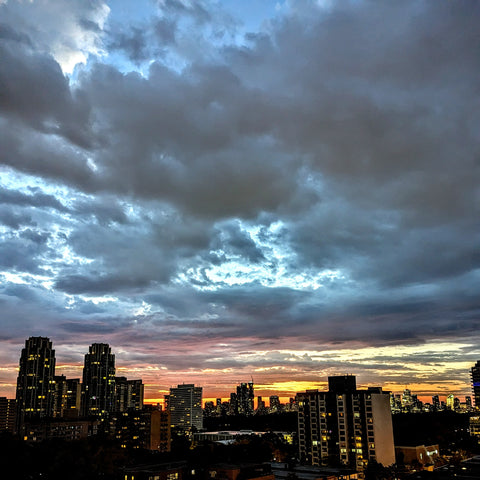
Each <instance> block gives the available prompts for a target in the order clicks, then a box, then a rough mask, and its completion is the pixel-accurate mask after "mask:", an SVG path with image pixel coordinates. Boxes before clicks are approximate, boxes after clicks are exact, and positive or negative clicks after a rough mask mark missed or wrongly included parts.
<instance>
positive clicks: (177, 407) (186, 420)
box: [168, 384, 203, 431]
mask: <svg viewBox="0 0 480 480" xmlns="http://www.w3.org/2000/svg"><path fill="white" fill-rule="evenodd" d="M168 408H169V410H170V414H171V422H172V427H177V428H180V429H181V430H186V431H187V430H192V428H193V427H195V428H196V429H200V428H202V427H203V412H202V387H196V386H195V385H193V384H183V385H178V386H177V388H171V389H170V395H169V398H168Z"/></svg>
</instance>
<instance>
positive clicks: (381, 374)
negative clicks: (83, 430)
mask: <svg viewBox="0 0 480 480" xmlns="http://www.w3.org/2000/svg"><path fill="white" fill-rule="evenodd" d="M479 23H480V3H478V2H469V1H463V0H460V1H458V2H438V1H436V0H420V1H417V0H407V1H404V2H400V3H397V2H383V1H376V0H358V1H345V2H331V1H323V0H279V1H277V0H248V1H245V2H235V1H234V0H221V1H220V0H195V1H193V0H171V1H170V0H169V1H164V0H139V1H138V2H134V3H132V2H130V1H127V0H118V1H115V2H113V1H102V0H98V1H95V2H83V1H82V0H73V1H71V2H65V1H64V0H44V1H41V2H40V1H37V0H33V1H30V2H22V1H19V0H6V1H3V2H0V57H1V58H2V61H1V62H0V151H1V152H2V155H1V156H0V180H1V181H0V315H1V325H2V329H1V334H0V396H7V397H12V396H13V395H14V391H15V383H16V377H17V369H18V358H19V352H20V349H21V345H22V344H23V342H24V339H25V338H28V337H29V336H45V337H49V338H51V339H52V341H53V343H54V348H55V349H56V351H57V369H58V373H60V374H65V375H66V376H67V377H70V378H81V368H82V362H83V356H84V355H85V353H86V351H87V350H88V346H89V345H90V344H92V343H108V344H109V345H110V346H111V347H112V350H114V352H115V356H116V363H117V365H118V366H119V368H118V372H117V375H120V376H126V377H128V378H140V377H141V378H143V379H144V383H145V397H146V398H147V399H156V398H159V397H160V398H163V394H164V393H166V392H167V391H168V389H169V388H170V387H171V386H173V385H176V384H178V380H179V379H181V381H184V382H186V383H193V384H195V385H202V386H203V388H204V392H205V393H207V395H208V396H209V397H210V395H211V397H212V398H215V397H217V396H222V397H226V396H227V395H226V394H227V393H228V392H229V391H230V388H231V386H232V385H237V384H238V383H239V382H248V381H250V379H251V378H253V379H254V381H255V384H256V385H257V387H256V388H258V390H259V392H264V393H263V395H265V396H269V395H273V394H278V395H280V396H282V397H288V396H291V393H292V392H298V391H305V390H306V389H309V388H316V387H317V386H318V387H323V386H325V383H326V378H327V377H328V376H330V375H335V374H345V373H352V374H355V375H356V376H357V378H358V381H359V384H360V385H362V386H369V385H371V386H375V385H382V386H384V387H385V388H386V389H388V390H391V391H394V392H399V393H400V392H401V391H402V390H403V389H404V388H405V386H408V387H409V388H410V389H411V390H412V391H415V392H417V393H418V394H419V395H421V396H430V395H431V394H442V392H444V394H445V395H448V394H450V393H453V394H455V395H458V396H464V395H469V394H471V388H470V379H469V370H470V368H471V366H472V365H474V364H475V363H476V362H477V361H478V359H479V358H480V328H479V326H480V316H479V315H480V313H479V312H480V298H479V295H478V285H480V229H479V218H480V211H479V206H480V202H479V199H480V163H479V161H478V152H479V151H480V149H479V147H480V132H479V129H478V125H479V124H480V116H479V115H480V114H479V112H480V105H479V97H478V91H479V88H480V84H479V78H478V72H479V71H480V55H479V51H478V38H477V37H478V24H479ZM210 392H211V393H210ZM158 394H159V395H158ZM157 395H158V397H157Z"/></svg>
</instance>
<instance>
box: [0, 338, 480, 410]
mask: <svg viewBox="0 0 480 480" xmlns="http://www.w3.org/2000/svg"><path fill="white" fill-rule="evenodd" d="M38 342H40V343H41V344H44V343H45V344H48V345H49V348H50V350H51V351H52V352H53V356H52V361H51V362H50V363H51V364H52V365H53V370H52V372H51V373H50V375H51V378H52V379H53V376H54V374H55V373H57V375H58V373H59V372H58V371H57V372H55V369H59V370H60V371H61V373H62V375H63V377H64V378H66V379H71V378H74V377H77V378H76V380H82V379H83V381H82V386H83V387H85V386H86V385H90V377H91V376H92V375H94V376H96V378H101V377H102V376H104V375H106V373H107V372H108V375H107V376H106V377H105V385H107V384H108V383H109V380H108V379H109V378H111V379H118V380H119V381H123V382H125V384H126V382H127V378H126V376H125V375H129V376H130V375H131V374H132V373H133V372H132V371H130V370H128V369H125V368H122V367H121V366H117V367H116V366H115V351H112V348H111V347H110V345H109V344H107V343H94V344H92V345H90V346H89V347H88V352H86V353H85V355H84V356H83V357H84V362H83V364H82V365H81V366H76V367H75V369H71V370H68V366H66V365H58V364H57V361H56V353H57V351H56V350H55V349H54V348H53V347H52V340H51V339H50V338H48V337H30V338H28V339H26V340H25V347H26V349H22V355H21V356H20V359H19V362H20V368H19V369H17V370H18V371H19V373H21V371H22V370H21V369H22V368H25V364H24V362H25V358H26V355H27V354H28V348H30V347H29V345H36V344H37V343H38ZM92 352H93V353H92ZM92 362H93V363H94V364H95V365H102V366H101V367H100V366H99V367H96V368H102V369H104V370H102V372H103V373H93V374H92V371H91V368H92V366H91V365H90V364H91V363H92ZM479 364H480V361H477V363H476V364H475V365H472V366H471V368H470V370H469V373H468V374H469V375H472V372H473V371H474V370H475V369H476V368H478V365H479ZM22 365H23V367H22ZM42 365H43V363H42ZM0 368H1V367H0ZM70 368H71V366H70ZM79 368H80V369H81V370H78V369H79ZM351 374H352V373H351V372H350V373H347V375H351ZM333 375H342V373H336V374H333ZM352 375H355V374H352ZM136 376H137V377H138V379H139V381H140V383H142V397H143V392H144V387H145V386H146V387H147V388H146V390H145V392H146V396H145V403H151V404H155V403H161V404H164V403H165V402H164V395H168V394H169V393H171V390H172V388H174V385H170V386H169V387H168V386H167V387H166V389H164V390H156V389H155V387H153V386H152V384H146V385H145V382H144V378H141V373H140V372H138V371H137V372H136ZM330 376H331V375H328V377H330ZM67 377H68V378H67ZM355 377H356V375H355ZM19 378H20V377H19ZM86 378H87V381H86V380H85V379H86ZM475 378H476V377H475ZM475 378H473V377H472V381H471V385H470V391H469V392H467V393H464V394H463V395H462V394H461V393H460V394H459V393H458V392H443V391H432V392H430V393H429V394H428V395H427V394H425V393H424V394H422V393H420V394H418V392H416V391H415V390H413V391H411V393H412V394H415V395H416V396H418V399H419V400H421V401H423V402H430V400H431V396H433V395H437V396H438V397H439V398H440V399H442V398H446V397H447V396H448V395H450V396H452V395H454V396H455V397H462V396H463V397H464V398H463V399H464V400H465V396H470V397H475V395H474V393H473V392H474V383H475ZM179 380H181V379H177V382H178V381H179ZM136 381H137V380H130V382H136ZM204 382H205V378H204ZM188 383H189V382H188V381H185V380H184V381H183V382H182V385H185V384H188ZM240 384H241V385H242V386H240ZM19 385H20V384H18V383H17V384H16V389H17V392H18V386H19ZM206 385H209V383H208V381H207V383H206ZM250 385H251V387H250ZM179 386H180V385H179ZM197 386H199V387H200V388H202V389H203V386H204V385H203V384H202V383H201V382H200V383H197ZM327 386H328V379H327V380H325V381H324V380H319V381H317V382H314V383H310V384H307V385H303V387H304V388H301V389H300V390H298V389H294V390H284V391H278V390H273V393H272V390H269V389H268V388H267V389H266V388H265V385H262V384H255V382H254V379H253V377H252V378H251V379H250V380H249V381H248V382H246V381H245V382H244V381H242V380H237V381H233V382H232V384H231V385H228V384H227V382H223V388H224V390H223V391H221V393H218V392H219V391H214V393H217V394H216V395H212V396H206V397H203V402H207V401H213V400H217V399H218V398H221V399H222V400H227V401H230V400H231V395H232V394H234V393H235V390H236V396H237V397H238V401H239V402H242V406H241V407H240V410H242V409H249V408H251V409H253V405H254V402H256V397H258V395H260V396H264V397H265V398H268V397H269V396H271V395H275V396H278V397H279V398H280V400H281V401H285V403H288V400H289V399H290V398H292V397H294V396H295V395H296V394H298V393H300V392H302V391H305V390H309V389H319V390H320V391H325V390H326V388H327ZM410 386H411V385H405V386H404V387H405V389H407V388H408V389H409V391H410V390H411V388H409V387H410ZM152 387H153V388H152ZM363 387H364V388H366V387H381V388H383V389H384V390H385V391H391V393H393V394H400V393H404V390H403V391H402V392H400V391H394V390H390V389H388V386H386V385H381V384H379V383H378V382H373V383H370V384H368V385H363ZM13 388H15V387H13ZM95 388H100V389H101V388H108V387H106V386H104V387H95ZM249 388H252V390H251V392H250V394H249V393H248V391H249ZM114 389H115V387H114V386H112V392H113V390H114ZM225 389H226V390H225ZM254 390H255V393H254ZM99 392H100V390H99V391H96V393H95V398H98V399H99V398H103V396H104V395H103V394H100V393H99ZM239 392H240V393H239ZM149 393H150V395H149ZM210 394H211V391H210V392H209V395H210ZM97 395H99V396H98V397H97ZM159 395H160V396H159ZM0 396H1V395H0ZM17 396H18V393H17ZM107 396H108V395H107ZM110 396H111V397H112V399H113V393H112V395H110ZM15 397H16V395H13V396H10V398H15ZM105 398H106V397H105ZM240 398H241V400H240ZM248 398H250V400H248ZM104 401H105V400H104ZM249 401H251V402H252V404H251V405H252V406H251V407H248V406H247V403H248V402H249ZM477 403H478V402H477ZM83 407H85V408H87V409H88V408H89V407H87V403H85V404H83ZM95 410H96V409H95ZM84 414H85V412H84Z"/></svg>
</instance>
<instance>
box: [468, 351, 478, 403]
mask: <svg viewBox="0 0 480 480" xmlns="http://www.w3.org/2000/svg"><path fill="white" fill-rule="evenodd" d="M470 373H471V377H472V392H473V404H474V405H475V407H476V408H480V360H479V361H478V362H477V363H476V364H475V365H474V366H473V367H472V369H471V371H470Z"/></svg>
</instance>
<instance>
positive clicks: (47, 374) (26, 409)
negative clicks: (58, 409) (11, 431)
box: [16, 337, 55, 434]
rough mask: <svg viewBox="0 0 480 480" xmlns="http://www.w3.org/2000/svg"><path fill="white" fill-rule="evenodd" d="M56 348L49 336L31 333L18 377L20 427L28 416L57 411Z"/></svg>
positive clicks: (18, 423)
mask: <svg viewBox="0 0 480 480" xmlns="http://www.w3.org/2000/svg"><path fill="white" fill-rule="evenodd" d="M54 375H55V350H53V349H52V342H51V341H50V339H48V338H46V337H30V338H29V339H28V340H26V341H25V348H23V349H22V354H21V356H20V369H19V372H18V378H17V394H16V400H17V424H16V425H17V427H16V428H17V431H18V432H19V433H20V434H22V433H23V426H24V422H25V421H26V420H30V419H36V418H45V417H51V416H52V415H53V411H54V388H55V384H54V380H53V377H54Z"/></svg>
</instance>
